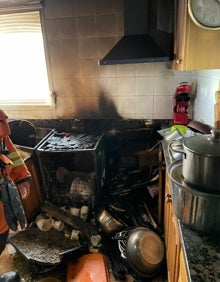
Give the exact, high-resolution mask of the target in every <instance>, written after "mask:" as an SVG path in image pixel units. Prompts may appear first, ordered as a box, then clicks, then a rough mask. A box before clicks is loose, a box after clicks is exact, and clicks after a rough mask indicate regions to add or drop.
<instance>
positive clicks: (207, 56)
mask: <svg viewBox="0 0 220 282" xmlns="http://www.w3.org/2000/svg"><path fill="white" fill-rule="evenodd" d="M177 2H178V17H177V23H176V24H177V27H176V34H175V60H174V61H173V64H172V67H173V68H174V69H177V70H205V69H219V68H220V56H219V50H220V30H207V29H203V28H200V27H198V26H196V25H195V24H194V23H193V22H192V20H191V19H190V17H189V14H188V11H187V0H181V1H177Z"/></svg>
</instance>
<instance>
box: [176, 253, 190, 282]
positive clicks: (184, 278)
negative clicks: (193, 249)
mask: <svg viewBox="0 0 220 282" xmlns="http://www.w3.org/2000/svg"><path fill="white" fill-rule="evenodd" d="M179 261H180V265H179V279H178V282H189V279H188V273H187V268H186V264H185V259H184V255H183V250H182V249H181V250H180V260H179Z"/></svg>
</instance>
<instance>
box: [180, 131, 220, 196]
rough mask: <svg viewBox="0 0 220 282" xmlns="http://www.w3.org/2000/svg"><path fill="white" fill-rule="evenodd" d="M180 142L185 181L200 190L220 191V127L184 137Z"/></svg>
mask: <svg viewBox="0 0 220 282" xmlns="http://www.w3.org/2000/svg"><path fill="white" fill-rule="evenodd" d="M182 144H183V151H184V153H183V154H184V155H183V167H182V176H183V178H184V180H185V182H186V183H187V184H189V185H190V186H194V187H195V188H196V189H198V190H200V191H204V192H211V193H213V192H215V193H218V192H220V129H212V134H210V135H196V136H191V137H188V138H185V139H184V140H183V143H182Z"/></svg>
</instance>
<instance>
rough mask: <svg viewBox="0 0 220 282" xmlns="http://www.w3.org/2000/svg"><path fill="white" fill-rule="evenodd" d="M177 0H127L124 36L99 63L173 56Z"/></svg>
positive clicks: (156, 59)
mask: <svg viewBox="0 0 220 282" xmlns="http://www.w3.org/2000/svg"><path fill="white" fill-rule="evenodd" d="M173 18H174V0H136V1H134V0H124V29H125V33H124V36H123V37H122V38H121V39H120V40H119V41H118V43H117V44H116V45H115V46H114V47H113V48H112V49H111V50H110V52H109V53H108V54H107V55H106V56H105V57H104V58H103V59H102V60H99V65H113V64H132V63H146V62H165V61H170V60H172V59H173V45H174V44H173Z"/></svg>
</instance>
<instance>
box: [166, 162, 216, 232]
mask: <svg viewBox="0 0 220 282" xmlns="http://www.w3.org/2000/svg"><path fill="white" fill-rule="evenodd" d="M168 173H169V176H170V179H171V184H172V185H171V188H172V202H173V208H174V212H175V214H176V216H177V218H178V219H180V221H181V222H182V223H183V224H186V225H188V226H189V227H190V228H192V229H194V230H197V231H202V232H203V233H220V192H219V194H211V193H205V192H202V191H199V190H196V189H194V188H191V187H190V186H188V185H187V184H186V183H185V182H184V180H183V177H182V161H176V162H173V163H172V164H171V165H170V166H169V167H168Z"/></svg>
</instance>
